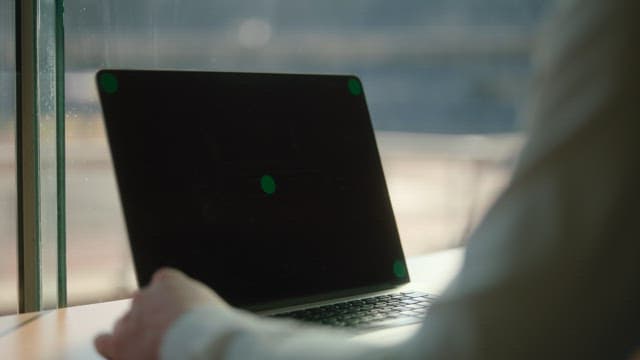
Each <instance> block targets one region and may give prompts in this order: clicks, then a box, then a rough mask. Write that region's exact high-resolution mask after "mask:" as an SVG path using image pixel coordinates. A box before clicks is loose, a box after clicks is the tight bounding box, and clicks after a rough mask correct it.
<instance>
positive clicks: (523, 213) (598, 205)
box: [162, 0, 640, 360]
mask: <svg viewBox="0 0 640 360" xmlns="http://www.w3.org/2000/svg"><path fill="white" fill-rule="evenodd" d="M562 3H563V4H568V5H566V6H565V7H564V8H563V11H562V12H561V14H560V16H559V17H558V18H557V20H556V22H555V25H554V26H551V27H549V28H548V30H547V34H546V37H545V39H546V40H544V41H545V42H544V43H543V45H542V48H541V52H540V53H539V57H538V61H539V64H540V65H539V66H540V70H539V73H538V74H539V75H538V76H539V78H538V79H537V83H538V85H537V88H536V89H535V91H534V94H533V97H532V102H531V106H530V108H529V109H528V112H527V114H528V115H529V117H530V118H531V119H532V126H533V127H532V129H531V137H530V141H529V142H528V144H527V145H526V147H525V149H524V151H523V154H522V156H521V158H520V162H519V166H518V168H517V169H516V172H515V175H514V177H513V180H512V182H511V183H510V185H509V187H508V188H507V190H506V191H505V192H504V193H503V194H502V196H501V197H500V198H499V199H498V201H497V202H496V204H495V205H494V207H493V208H492V209H491V210H490V211H489V213H488V214H487V216H486V218H485V220H484V221H483V222H482V223H481V225H480V226H479V227H478V229H477V230H476V231H475V232H474V235H473V236H472V237H471V239H470V243H469V246H468V250H467V256H466V260H465V264H464V266H463V268H462V271H461V273H460V275H459V276H458V277H457V278H456V280H455V281H454V283H453V284H452V286H450V288H449V289H448V290H447V291H446V292H445V294H443V296H442V297H441V298H440V301H439V303H438V304H436V305H435V306H433V307H432V309H431V311H430V313H429V316H428V317H427V320H426V321H425V324H424V325H423V327H422V329H421V331H420V332H419V333H418V334H417V335H416V336H415V337H414V338H412V339H410V340H409V342H407V343H405V344H402V345H401V346H398V347H395V348H388V349H376V348H371V347H368V346H364V345H360V344H357V343H355V342H351V341H349V340H347V339H346V338H345V337H343V336H340V335H338V334H336V333H330V332H322V333H320V332H316V330H313V331H312V330H305V329H302V328H299V327H297V326H295V325H291V324H288V323H282V322H276V321H268V320H263V319H258V318H257V317H254V316H250V315H248V314H244V313H242V312H238V311H236V310H229V311H220V310H215V309H213V308H203V309H199V310H196V311H193V312H191V313H189V314H186V315H185V316H183V317H182V318H181V319H180V320H179V321H178V322H177V323H176V324H175V325H174V326H173V327H172V328H171V329H170V331H169V333H168V334H167V336H166V338H165V340H164V343H163V348H162V350H163V353H162V354H163V356H164V358H165V359H176V358H187V359H252V358H261V359H306V358H314V359H330V358H333V359H376V358H385V357H387V358H389V359H402V358H407V359H450V360H455V359H490V360H501V359H519V360H523V359H524V360H526V359H536V360H537V359H540V358H543V359H544V358H551V359H624V358H626V357H628V354H629V353H630V351H631V350H632V348H633V347H634V346H638V345H640V326H638V324H640V305H639V304H640V281H639V280H638V276H640V260H639V259H640V226H638V221H639V220H640V219H639V214H640V211H639V210H638V207H639V204H640V160H639V159H640V155H639V154H640V110H639V107H638V106H639V105H640V103H639V102H640V100H639V98H638V93H639V91H638V87H639V86H640V46H638V43H639V42H638V41H639V40H638V39H640V19H638V17H639V15H638V14H640V2H638V1H632V0H616V1H602V0H583V1H574V2H567V1H564V2H562Z"/></svg>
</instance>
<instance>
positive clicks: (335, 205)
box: [96, 70, 433, 333]
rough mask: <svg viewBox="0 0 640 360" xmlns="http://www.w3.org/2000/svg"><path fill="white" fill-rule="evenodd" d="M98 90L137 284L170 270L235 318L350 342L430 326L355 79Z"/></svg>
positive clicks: (251, 77)
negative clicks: (327, 329)
mask: <svg viewBox="0 0 640 360" xmlns="http://www.w3.org/2000/svg"><path fill="white" fill-rule="evenodd" d="M96 81H97V86H98V90H99V94H100V101H101V104H102V109H103V112H104V119H105V124H106V129H107V134H108V139H109V144H110V149H111V155H112V159H113V163H114V167H115V173H116V178H117V182H118V187H119V191H120V197H121V203H122V206H123V211H124V215H125V220H126V224H127V230H128V234H129V241H130V245H131V250H132V254H133V259H134V263H135V269H136V276H137V280H138V283H139V285H141V286H143V285H145V284H147V283H148V282H149V281H150V279H151V276H152V274H153V272H154V271H155V270H156V269H158V268H160V267H162V266H172V267H176V268H178V269H181V270H182V271H184V272H185V273H187V274H188V275H190V276H192V277H194V278H196V279H198V280H200V281H202V282H204V283H205V284H207V285H209V286H211V287H212V288H213V289H214V290H215V291H216V292H218V294H220V296H222V297H223V298H224V299H225V300H226V301H227V302H229V303H230V304H232V305H233V306H236V307H239V308H242V309H246V310H249V311H253V312H256V313H259V314H263V315H265V316H276V317H292V318H296V319H300V320H303V321H311V322H316V323H320V324H326V325H330V326H338V327H345V328H349V329H353V330H354V333H363V332H369V331H373V330H378V329H383V328H388V327H395V326H403V325H408V324H419V323H420V322H421V320H422V319H423V318H424V316H425V313H426V311H427V308H428V307H429V304H430V303H431V302H432V300H433V297H432V296H431V295H429V294H426V293H423V292H416V291H413V290H405V285H406V284H408V283H409V281H410V278H409V274H408V271H407V265H406V262H405V257H404V255H403V251H402V247H401V244H400V239H399V236H398V231H397V227H396V223H395V220H394V215H393V210H392V207H391V202H390V199H389V195H388V191H387V186H386V183H385V178H384V174H383V170H382V166H381V162H380V158H379V155H378V150H377V146H376V141H375V136H374V132H373V128H372V125H371V120H370V117H369V112H368V109H367V104H366V101H365V96H364V91H363V87H362V83H361V81H360V80H359V79H358V78H357V77H355V76H352V75H302V74H265V73H232V72H195V71H139V70H102V71H100V72H99V73H98V74H97V75H96Z"/></svg>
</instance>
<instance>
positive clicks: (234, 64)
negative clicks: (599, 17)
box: [0, 0, 550, 305]
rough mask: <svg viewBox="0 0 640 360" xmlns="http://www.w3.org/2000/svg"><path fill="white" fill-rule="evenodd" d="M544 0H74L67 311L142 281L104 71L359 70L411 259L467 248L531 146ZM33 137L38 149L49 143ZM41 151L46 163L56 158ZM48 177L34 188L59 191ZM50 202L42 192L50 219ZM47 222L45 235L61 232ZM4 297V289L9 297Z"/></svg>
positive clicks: (0, 137)
mask: <svg viewBox="0 0 640 360" xmlns="http://www.w3.org/2000/svg"><path fill="white" fill-rule="evenodd" d="M0 1H3V2H2V10H3V11H2V15H1V16H2V20H3V21H2V25H0V26H2V28H3V31H2V35H0V36H2V37H1V38H0V39H2V44H1V46H2V49H3V52H2V54H0V60H1V61H2V63H1V64H0V66H1V67H0V70H1V71H2V73H1V74H2V77H1V78H0V86H1V87H2V91H3V94H5V89H7V92H6V93H7V94H9V96H8V97H6V96H3V98H2V99H0V105H1V106H2V108H0V146H5V144H8V145H7V146H8V147H9V148H11V147H13V139H12V138H11V136H12V134H13V130H12V128H11V126H12V124H13V122H12V121H13V120H12V119H13V118H12V111H14V110H13V108H12V104H13V103H14V100H13V99H12V96H14V95H15V91H14V88H13V86H14V83H15V81H14V77H15V71H13V58H12V55H11V54H12V53H11V50H12V49H13V43H12V41H13V40H12V39H13V35H12V32H11V31H12V29H13V26H14V24H13V23H12V18H11V14H12V13H11V11H5V10H11V5H12V4H13V2H11V1H7V0H0ZM38 3H39V4H40V5H41V9H42V10H41V11H44V13H45V15H46V14H52V13H53V10H52V9H48V8H47V6H48V5H47V4H49V3H47V4H45V2H42V1H38ZM549 3H550V0H522V1H513V0H491V1H485V2H482V3H480V2H477V1H473V0H446V1H445V0H428V1H422V0H406V1H400V2H390V1H384V0H360V1H341V0H324V1H312V0H260V1H247V0H235V1H226V0H215V1H209V0H206V1H205V0H197V1H179V0H175V1H151V0H141V1H134V2H131V1H126V0H112V1H107V2H104V1H103V2H96V1H89V0H65V16H64V22H65V43H66V46H65V48H64V54H65V61H66V73H65V76H64V78H65V83H66V87H65V96H66V97H65V106H66V114H65V124H66V137H65V139H64V140H65V143H66V158H65V160H66V166H65V168H64V169H65V176H66V197H65V198H64V200H66V209H67V210H66V212H65V213H64V214H65V215H66V239H67V263H68V271H67V285H68V294H69V295H68V296H69V304H71V305H74V304H83V303H90V302H96V301H103V300H111V299H116V298H122V297H126V296H128V294H130V292H131V291H132V290H133V289H134V288H135V287H136V284H135V277H134V275H133V267H132V262H131V254H130V252H129V247H128V244H127V236H126V229H125V225H124V221H123V216H122V211H121V207H120V204H119V198H118V192H117V187H116V183H115V178H114V174H113V170H112V164H111V160H110V156H109V151H108V146H107V141H106V138H105V132H104V127H103V124H102V116H101V110H100V107H99V103H98V99H97V93H96V91H95V85H94V79H93V77H94V74H95V72H96V71H97V70H98V69H101V68H137V69H196V70H219V71H250V72H302V73H355V74H357V75H358V76H360V78H361V79H362V80H363V83H364V87H365V92H366V94H367V101H368V104H369V107H370V111H371V115H372V120H373V122H374V127H375V129H376V131H377V137H378V144H379V148H380V152H381V155H382V160H383V166H384V169H385V173H386V176H387V181H388V185H389V189H390V193H391V199H392V203H393V206H394V211H395V214H396V218H397V221H398V225H399V230H400V235H401V238H402V241H403V246H404V249H405V252H406V254H407V255H409V256H410V255H417V254H421V253H425V252H429V251H435V250H438V249H445V248H449V247H455V246H461V245H464V241H465V238H466V236H467V235H468V233H469V231H470V230H471V229H472V228H473V227H474V226H475V224H476V222H477V221H478V219H479V218H480V217H481V216H482V214H483V213H484V211H485V210H486V209H487V207H488V206H489V204H490V203H491V202H492V201H493V199H494V197H495V195H496V194H497V193H498V192H499V191H500V190H501V189H502V188H503V186H504V184H505V183H506V181H507V180H508V177H509V175H510V164H511V159H512V157H513V155H514V154H516V153H517V151H518V150H519V148H520V146H521V144H522V135H521V132H520V130H521V126H520V124H519V122H518V116H517V112H516V109H517V107H518V105H519V104H518V101H519V99H521V98H522V97H523V95H524V94H525V93H526V89H527V87H528V84H527V83H528V77H529V71H530V64H529V54H530V50H531V47H532V44H533V38H534V35H535V32H536V27H537V25H538V22H539V19H540V17H541V15H542V14H543V13H544V11H545V9H546V7H547V5H548V4H549ZM5 17H6V19H5ZM43 18H45V20H46V16H44V17H43ZM5 28H6V29H7V31H5ZM46 35H47V33H46V32H45V34H44V35H43V36H41V37H44V38H46ZM5 48H6V49H9V50H10V51H5ZM45 79H46V76H45ZM42 96H43V97H51V96H53V95H51V94H49V95H47V94H46V93H45V94H42ZM41 106H42V104H41ZM47 126H50V124H49V125H47V123H46V116H45V117H44V118H43V121H42V122H41V123H40V127H41V128H40V129H41V131H45V132H46V131H47V129H49V130H50V128H47ZM57 140H58V141H59V140H60V138H58V139H57ZM40 141H41V143H42V147H41V148H42V149H47V146H50V145H51V143H49V144H47V141H50V140H47V139H45V138H42V139H40ZM48 149H49V150H51V148H50V147H49V148H48ZM41 154H42V155H43V156H45V158H46V155H47V154H49V155H50V151H49V152H47V150H44V153H41ZM5 156H6V157H7V159H8V160H7V161H8V162H9V165H8V166H7V167H6V168H7V169H8V170H7V171H5V166H4V165H2V167H1V168H0V169H2V171H3V172H2V173H1V174H2V175H1V176H2V178H0V180H1V179H5V177H4V176H5V174H7V175H6V179H7V186H6V189H7V190H6V191H7V192H6V198H7V199H9V200H8V202H5V200H4V199H5V195H4V194H5V193H0V196H2V198H0V199H2V201H3V203H2V204H5V203H7V204H8V205H7V206H4V207H3V208H2V210H1V211H3V213H2V215H3V217H2V220H0V221H9V222H11V224H13V223H15V211H14V210H13V209H15V200H11V199H12V197H15V195H16V191H15V183H12V182H11V181H13V180H12V179H14V178H15V174H14V173H12V171H14V172H15V170H14V168H15V165H14V163H13V162H12V161H13V160H12V159H13V156H12V155H5V152H2V153H1V154H0V161H4V157H5ZM2 164H4V163H2ZM56 164H57V163H56ZM41 166H45V167H46V166H47V163H46V162H45V163H44V164H41ZM49 174H52V173H49ZM42 176H46V175H42V174H41V177H42ZM50 180H51V179H50V178H49V179H46V178H41V179H40V181H41V183H42V184H44V186H49V187H51V186H52V185H51V184H52V183H51V181H50ZM1 181H4V180H1ZM1 184H2V186H4V182H3V183H1ZM4 189H5V188H4V187H3V188H1V190H0V191H5V190H4ZM47 194H49V195H47ZM50 194H51V193H50V192H49V193H46V192H45V193H44V194H43V199H44V200H43V201H45V204H44V209H45V211H47V210H46V209H47V206H48V205H47V204H46V202H47V201H48V200H47V199H48V197H47V196H50ZM58 196H59V195H58ZM57 200H58V201H59V200H60V199H59V198H58V199H57ZM12 201H13V202H12ZM5 208H6V211H5ZM50 210H51V209H50ZM51 211H53V210H51ZM5 214H6V216H5ZM7 219H9V220H7ZM49 219H51V218H49ZM41 221H42V224H41V225H42V229H43V231H44V233H45V234H49V235H52V234H53V233H52V231H53V230H55V227H56V226H58V229H59V227H60V223H58V224H55V223H53V222H51V221H50V220H46V219H44V220H41ZM46 221H49V223H46ZM52 224H53V225H52ZM14 228H15V227H14ZM7 229H8V230H7ZM11 229H13V228H12V227H11V225H8V227H4V226H3V227H2V230H0V231H2V232H0V236H2V238H0V241H1V243H0V244H1V246H3V251H2V252H1V253H0V254H1V255H0V257H1V260H2V261H3V262H2V268H0V270H1V271H2V273H0V281H4V279H5V277H7V276H8V278H9V279H12V278H15V275H11V269H9V268H10V267H11V266H13V265H6V264H11V261H13V260H14V259H15V256H14V255H13V254H14V253H15V249H14V248H15V246H14V245H13V244H15V241H13V239H15V231H14V232H11V231H13V230H11ZM7 231H8V233H7V234H5V232H7ZM12 246H14V248H13V249H14V250H12ZM44 246H45V247H46V246H47V245H46V243H45V244H44ZM5 248H6V249H9V251H4V249H5ZM11 251H14V253H11ZM44 251H47V249H44ZM52 264H53V263H52V262H50V263H49V265H47V262H46V261H45V262H44V263H43V266H45V267H47V268H49V266H55V264H53V265H52ZM5 267H6V269H5ZM13 268H15V266H13ZM7 269H9V270H7ZM14 274H15V272H14ZM2 284H4V283H0V286H4V285H2ZM45 285H46V284H45ZM8 286H9V287H11V286H13V285H8ZM45 287H46V286H45ZM45 292H46V289H45ZM7 293H10V292H5V291H4V287H3V292H2V294H3V295H2V296H4V294H7ZM45 295H46V294H45ZM45 300H46V299H45ZM0 301H4V300H3V298H2V297H0ZM13 301H14V300H10V302H13Z"/></svg>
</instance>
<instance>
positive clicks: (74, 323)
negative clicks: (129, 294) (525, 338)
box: [0, 249, 463, 360]
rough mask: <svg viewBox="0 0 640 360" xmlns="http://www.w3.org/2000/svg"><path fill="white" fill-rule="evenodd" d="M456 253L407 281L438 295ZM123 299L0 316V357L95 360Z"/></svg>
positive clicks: (430, 261)
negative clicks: (98, 342) (100, 336)
mask: <svg viewBox="0 0 640 360" xmlns="http://www.w3.org/2000/svg"><path fill="white" fill-rule="evenodd" d="M462 259H463V250H462V249H452V250H446V251H442V252H437V253H434V254H429V255H423V256H419V257H414V258H410V259H408V261H407V263H408V267H409V274H410V276H411V277H412V281H413V282H416V283H420V284H422V285H423V286H424V287H425V288H427V289H428V290H430V291H432V292H436V293H437V292H440V291H442V290H443V289H444V287H446V285H447V284H448V283H449V281H450V280H451V279H452V278H453V277H454V276H455V274H456V273H457V271H458V270H459V268H460V266H461V264H462ZM128 306H129V300H118V301H110V302H105V303H100V304H91V305H83V306H72V307H68V308H64V309H58V310H49V311H41V312H36V313H28V314H20V315H9V316H2V317H0V359H3V360H4V359H47V360H50V359H51V360H56V359H78V360H80V359H82V360H90V359H101V357H100V356H99V355H98V354H97V353H96V352H95V350H94V349H93V337H94V336H95V335H96V334H97V333H99V332H102V331H106V330H109V329H111V327H112V326H113V323H114V322H115V320H116V319H117V318H118V317H120V316H121V315H122V314H123V313H124V312H125V311H126V310H127V308H128Z"/></svg>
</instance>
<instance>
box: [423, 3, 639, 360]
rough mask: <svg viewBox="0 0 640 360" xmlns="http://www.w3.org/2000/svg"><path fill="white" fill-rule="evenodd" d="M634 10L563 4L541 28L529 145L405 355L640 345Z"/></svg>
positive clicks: (527, 355) (550, 353) (607, 350)
mask: <svg viewBox="0 0 640 360" xmlns="http://www.w3.org/2000/svg"><path fill="white" fill-rule="evenodd" d="M565 3H566V2H565ZM639 4H640V3H639V2H637V1H622V0H617V1H600V0H588V1H576V2H572V3H571V5H566V6H565V7H564V8H563V9H562V12H561V13H560V14H559V15H558V17H557V18H556V21H555V22H554V23H553V25H552V26H550V27H548V28H547V30H546V33H545V36H544V37H543V39H544V43H543V44H542V47H541V48H540V49H539V50H540V51H539V52H538V55H537V56H538V57H537V61H538V63H537V66H538V67H539V69H538V73H537V74H538V75H537V76H538V77H537V79H536V81H537V84H536V87H535V89H534V93H533V96H532V98H531V103H530V105H529V108H528V113H527V114H528V116H529V118H530V120H531V122H532V123H531V125H532V126H533V128H532V129H531V130H532V131H531V134H530V140H529V142H528V143H527V145H526V147H525V149H524V151H523V153H522V155H521V158H520V162H519V165H518V167H517V169H516V171H515V174H514V177H513V180H512V182H511V183H510V185H509V186H508V188H507V190H506V191H505V192H504V193H503V194H502V196H501V197H500V198H499V199H498V201H497V202H496V204H495V205H494V206H493V208H492V209H491V210H490V212H489V213H488V214H487V216H486V217H485V219H484V221H483V222H482V224H481V225H480V226H479V227H478V229H476V231H475V232H474V235H473V236H472V237H471V239H470V242H469V246H468V250H467V256H466V260H465V264H464V266H463V269H462V271H461V273H460V275H459V277H458V278H457V279H456V281H455V282H454V284H453V285H452V286H451V287H450V288H449V289H448V291H447V292H446V293H445V294H444V296H443V297H442V298H441V299H440V300H441V301H440V304H439V305H438V306H435V307H434V308H433V311H431V312H430V314H429V316H428V317H427V319H426V321H425V326H424V328H423V329H422V333H421V334H420V335H419V336H421V338H422V339H428V341H423V342H419V343H418V342H416V344H419V346H417V347H416V348H415V353H414V354H415V356H416V357H418V356H419V354H429V355H434V354H435V355H434V356H435V358H437V359H441V358H447V359H533V358H554V359H556V358H563V359H620V358H625V356H627V357H628V356H629V352H630V351H631V348H632V347H634V346H638V345H640V331H639V329H640V306H639V305H640V281H639V277H640V261H639V259H640V226H639V224H638V221H639V220H640V219H639V216H640V211H639V209H638V207H639V206H640V109H639V108H638V101H639V100H640V98H639V95H638V94H640V91H639V90H638V86H640V76H639V75H640V71H639V66H640V46H638V41H639V40H638V39H640V19H639V18H638V17H639V16H640V5H639ZM454 354H455V355H454Z"/></svg>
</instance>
